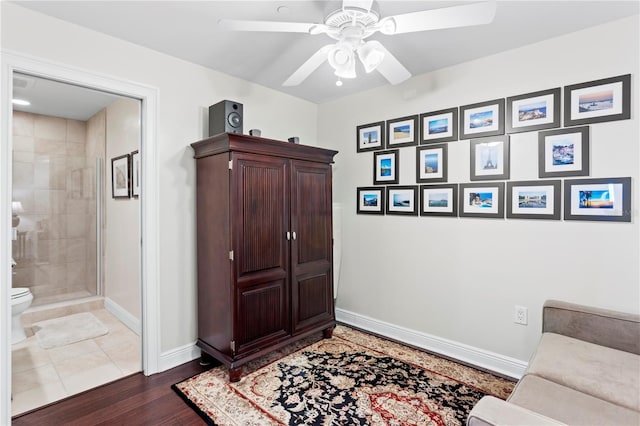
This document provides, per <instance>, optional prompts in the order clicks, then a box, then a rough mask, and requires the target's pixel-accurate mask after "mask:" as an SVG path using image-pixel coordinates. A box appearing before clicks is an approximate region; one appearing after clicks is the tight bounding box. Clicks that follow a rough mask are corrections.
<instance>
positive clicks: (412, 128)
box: [386, 114, 419, 149]
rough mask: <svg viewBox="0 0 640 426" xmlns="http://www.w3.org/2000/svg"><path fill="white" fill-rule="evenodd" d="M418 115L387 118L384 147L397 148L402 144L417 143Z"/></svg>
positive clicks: (410, 144)
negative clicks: (385, 143)
mask: <svg viewBox="0 0 640 426" xmlns="http://www.w3.org/2000/svg"><path fill="white" fill-rule="evenodd" d="M418 133H419V129H418V115H417V114H416V115H409V116H407V117H400V118H394V119H393V120H387V145H386V147H387V148H389V149H391V148H399V147H402V146H414V145H418Z"/></svg>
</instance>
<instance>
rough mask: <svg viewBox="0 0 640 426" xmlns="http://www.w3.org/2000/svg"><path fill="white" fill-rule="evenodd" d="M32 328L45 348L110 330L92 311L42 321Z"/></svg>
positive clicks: (90, 337) (93, 336)
mask: <svg viewBox="0 0 640 426" xmlns="http://www.w3.org/2000/svg"><path fill="white" fill-rule="evenodd" d="M32 330H33V332H34V333H35V335H36V337H37V338H38V343H40V346H41V347H42V348H43V349H51V348H55V347H58V346H65V345H69V344H71V343H76V342H79V341H81V340H86V339H93V338H95V337H99V336H102V335H104V334H107V333H108V332H109V329H108V328H107V327H106V326H105V325H104V324H103V323H102V322H100V320H99V319H98V318H96V316H95V315H93V314H92V313H91V312H81V313H79V314H73V315H67V316H64V317H60V318H53V319H50V320H45V321H40V322H37V323H34V324H33V326H32Z"/></svg>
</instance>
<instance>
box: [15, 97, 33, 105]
mask: <svg viewBox="0 0 640 426" xmlns="http://www.w3.org/2000/svg"><path fill="white" fill-rule="evenodd" d="M11 103H12V104H14V105H20V106H29V105H31V102H29V101H25V100H24V99H12V100H11Z"/></svg>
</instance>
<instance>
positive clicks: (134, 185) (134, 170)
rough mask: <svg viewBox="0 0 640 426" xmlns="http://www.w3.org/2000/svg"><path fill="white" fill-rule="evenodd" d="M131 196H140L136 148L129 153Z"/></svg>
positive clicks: (138, 160)
mask: <svg viewBox="0 0 640 426" xmlns="http://www.w3.org/2000/svg"><path fill="white" fill-rule="evenodd" d="M131 196H132V197H133V198H138V197H139V196H140V152H138V150H136V151H133V152H132V153H131Z"/></svg>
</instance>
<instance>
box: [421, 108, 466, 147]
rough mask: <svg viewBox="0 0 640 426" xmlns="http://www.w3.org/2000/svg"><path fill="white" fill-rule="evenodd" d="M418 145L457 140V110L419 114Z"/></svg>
mask: <svg viewBox="0 0 640 426" xmlns="http://www.w3.org/2000/svg"><path fill="white" fill-rule="evenodd" d="M420 129H421V132H420V135H421V138H420V144H421V145H424V144H429V143H438V142H451V141H457V140H458V108H448V109H443V110H440V111H432V112H426V113H423V114H420Z"/></svg>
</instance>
